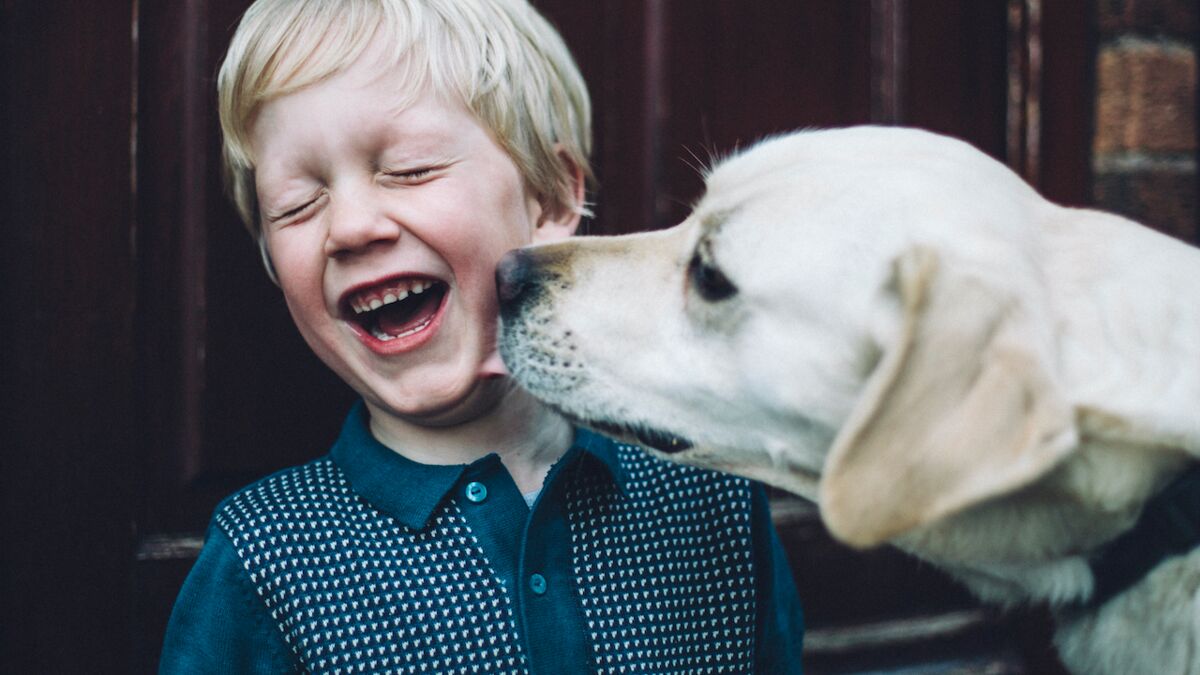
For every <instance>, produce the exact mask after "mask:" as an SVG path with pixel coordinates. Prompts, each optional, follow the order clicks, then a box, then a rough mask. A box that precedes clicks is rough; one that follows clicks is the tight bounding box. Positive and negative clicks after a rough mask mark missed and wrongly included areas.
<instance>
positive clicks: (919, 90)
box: [901, 0, 1008, 161]
mask: <svg viewBox="0 0 1200 675" xmlns="http://www.w3.org/2000/svg"><path fill="white" fill-rule="evenodd" d="M907 11H908V15H907V17H906V21H905V27H906V39H905V45H906V48H907V49H906V56H905V67H904V81H905V83H906V85H907V87H906V91H905V94H904V97H905V101H906V108H905V110H904V112H903V114H902V115H901V122H902V123H903V124H905V125H907V126H916V127H921V128H923V129H929V130H931V131H937V132H940V133H944V134H949V135H951V136H955V137H957V138H961V139H963V140H966V141H970V142H971V143H973V144H974V145H976V146H977V147H979V148H980V149H982V150H983V151H985V152H987V153H989V154H991V155H992V156H994V157H996V158H997V159H1000V160H1001V161H1003V160H1004V158H1005V152H1006V143H1005V131H1006V125H1005V110H1006V103H1007V96H1006V94H1007V47H1008V44H1007V42H1008V40H1007V35H1008V31H1007V28H1008V13H1007V2H1006V1H1005V0H983V1H978V2H961V1H960V0H914V1H911V2H909V3H908V7H907Z"/></svg>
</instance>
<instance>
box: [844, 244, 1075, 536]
mask: <svg viewBox="0 0 1200 675" xmlns="http://www.w3.org/2000/svg"><path fill="white" fill-rule="evenodd" d="M1015 273H1016V272H1014V274H1015ZM1002 286H1007V284H1003V283H998V282H997V281H995V280H993V281H989V280H987V279H985V278H984V277H982V276H981V275H973V274H971V273H970V272H969V266H967V265H965V264H959V265H958V266H957V268H956V266H955V265H954V264H953V263H951V261H948V260H945V259H940V258H939V256H938V254H937V253H936V252H934V251H933V250H932V249H929V248H923V247H918V248H914V249H912V250H910V251H908V252H906V253H905V254H903V255H901V256H900V258H899V259H897V260H896V262H895V269H894V289H892V290H894V292H895V293H897V294H898V295H899V298H900V301H901V304H902V307H903V312H904V319H903V326H902V330H901V331H900V334H899V335H898V336H897V338H896V340H895V343H894V344H891V345H888V346H885V349H884V353H883V356H882V358H881V360H880V362H879V364H878V366H877V367H876V369H875V371H874V372H873V373H872V375H871V376H870V378H869V380H868V382H867V385H866V389H865V391H864V392H863V395H862V396H861V397H860V398H859V402H858V403H857V404H856V407H855V409H854V410H853V411H852V413H851V415H850V418H849V420H848V421H847V424H846V425H845V426H844V427H843V428H842V430H841V432H840V433H839V435H838V437H837V438H836V439H835V441H834V444H833V447H832V449H831V451H830V454H829V457H828V460H827V461H826V465H825V470H824V476H823V478H822V481H821V486H820V502H821V511H822V515H823V517H824V519H825V522H826V525H827V526H828V527H829V529H830V531H831V532H832V533H833V534H834V536H836V537H837V538H839V539H841V540H843V541H845V542H846V543H849V544H851V545H854V546H859V547H867V546H873V545H875V544H879V543H882V542H884V541H886V540H888V539H890V538H892V537H894V536H896V535H899V534H902V533H904V532H907V531H909V530H911V529H913V528H915V527H918V526H921V525H924V524H927V523H931V522H933V521H935V520H938V519H940V518H943V517H946V516H948V515H951V514H953V513H956V512H958V511H961V510H962V509H964V508H966V507H968V506H971V505H972V504H976V503H978V502H980V501H983V500H985V499H988V498H990V497H993V496H996V495H999V494H1002V493H1005V492H1008V491H1011V490H1015V489H1017V488H1020V487H1022V486H1023V485H1026V484H1028V483H1029V482H1031V481H1033V480H1034V479H1035V478H1037V477H1039V476H1041V475H1043V474H1044V473H1045V472H1047V471H1049V470H1050V469H1051V468H1053V467H1054V466H1055V465H1056V464H1057V463H1058V462H1059V460H1061V459H1062V458H1063V457H1064V456H1065V455H1066V454H1067V453H1069V452H1070V451H1071V450H1072V449H1073V448H1074V447H1075V445H1076V432H1075V428H1074V421H1073V416H1072V412H1071V409H1070V407H1069V406H1068V405H1067V404H1066V403H1065V402H1064V400H1063V399H1062V397H1061V395H1060V393H1059V392H1058V391H1057V388H1056V385H1055V382H1054V378H1053V375H1052V372H1051V370H1050V365H1049V361H1050V359H1051V358H1052V357H1051V356H1050V355H1051V354H1053V337H1052V331H1053V324H1052V322H1051V321H1049V320H1048V318H1047V317H1044V316H1037V314H1038V311H1037V309H1036V307H1038V306H1040V305H1039V304H1038V303H1040V302H1041V301H1043V300H1044V298H1040V299H1033V300H1032V301H1027V300H1026V299H1023V298H1021V297H1018V296H1019V293H1016V292H1015V291H1014V290H1013V289H1012V288H1002ZM1043 313H1044V312H1043Z"/></svg>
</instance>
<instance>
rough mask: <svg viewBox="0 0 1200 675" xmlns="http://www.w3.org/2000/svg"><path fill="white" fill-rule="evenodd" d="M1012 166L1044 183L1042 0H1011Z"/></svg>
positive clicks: (1033, 180) (1028, 178)
mask: <svg viewBox="0 0 1200 675" xmlns="http://www.w3.org/2000/svg"><path fill="white" fill-rule="evenodd" d="M1007 129H1008V131H1007V146H1008V153H1007V154H1008V166H1009V168H1011V169H1012V170H1013V171H1015V172H1017V173H1018V174H1020V175H1021V177H1023V178H1024V179H1025V180H1026V181H1027V182H1028V183H1029V184H1030V185H1032V186H1033V187H1035V188H1039V187H1040V186H1041V159H1042V152H1041V138H1042V3H1041V0H1009V1H1008V113H1007Z"/></svg>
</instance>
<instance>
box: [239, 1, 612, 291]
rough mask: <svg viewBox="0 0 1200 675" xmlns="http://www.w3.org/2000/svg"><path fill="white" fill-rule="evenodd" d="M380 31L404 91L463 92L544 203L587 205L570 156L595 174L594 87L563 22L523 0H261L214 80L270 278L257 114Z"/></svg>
mask: <svg viewBox="0 0 1200 675" xmlns="http://www.w3.org/2000/svg"><path fill="white" fill-rule="evenodd" d="M376 39H382V40H384V41H385V44H387V45H389V46H390V47H391V50H392V51H391V52H390V55H391V57H392V63H391V64H390V65H391V66H393V67H395V68H397V69H399V70H398V72H401V73H403V76H404V82H405V83H406V85H410V86H406V87H405V89H406V92H407V93H408V94H409V95H411V96H414V97H415V96H416V95H417V94H418V93H419V92H420V91H422V90H423V89H424V88H425V87H432V89H433V91H435V92H437V93H440V94H450V95H454V96H456V97H457V98H458V99H460V100H461V101H462V102H463V103H464V104H465V105H466V106H467V108H468V109H469V110H470V111H471V112H472V113H473V114H474V115H475V117H476V119H477V120H478V121H479V122H480V124H482V125H483V126H484V128H486V129H488V130H489V131H490V132H491V134H492V136H493V137H494V138H495V140H496V142H497V143H499V144H500V146H501V147H502V148H503V149H504V150H505V151H506V152H507V153H508V155H509V157H511V158H512V160H513V163H514V164H515V165H516V166H517V169H518V171H520V173H521V175H522V176H523V177H524V179H525V182H526V183H527V185H528V186H529V188H530V189H531V190H532V191H533V192H534V193H535V194H537V195H538V196H539V198H540V199H541V200H542V202H543V205H544V207H545V208H546V209H547V210H548V211H549V212H551V213H559V214H560V213H563V212H564V210H566V211H568V212H569V211H578V212H582V213H586V210H585V209H584V206H583V205H581V204H578V203H577V202H576V199H575V177H574V175H573V174H572V172H571V170H570V168H569V167H570V164H568V163H566V162H564V157H565V159H566V160H568V161H569V162H570V163H573V164H574V165H575V166H577V167H580V168H581V169H582V170H583V172H584V175H585V177H586V178H587V179H589V180H590V179H591V177H592V174H591V170H590V168H589V164H588V157H589V155H590V154H591V103H590V101H589V99H588V93H587V88H586V86H585V85H584V82H583V77H582V76H581V75H580V74H579V70H578V68H577V67H576V65H575V62H574V60H573V59H572V58H571V54H570V52H569V51H568V50H567V47H566V45H565V44H564V43H563V41H562V38H561V37H560V36H559V34H558V32H557V31H555V30H554V28H553V27H552V26H551V25H550V24H549V23H548V22H547V21H546V20H545V19H544V18H542V16H541V15H539V14H538V13H537V11H536V10H534V9H533V8H532V7H531V6H530V5H529V4H528V2H527V1H526V0H257V2H255V3H254V4H253V5H251V6H250V8H249V9H247V10H246V13H245V14H244V15H243V16H242V20H241V22H240V23H239V25H238V28H237V31H236V32H235V34H234V36H233V40H232V42H231V43H230V45H229V51H228V52H227V53H226V55H225V61H224V63H222V65H221V70H220V73H219V74H218V77H217V92H218V100H219V108H220V116H221V131H222V135H223V147H222V155H223V160H224V168H225V176H226V181H227V183H228V187H229V189H230V192H231V193H232V197H233V201H234V204H235V205H236V206H237V210H238V213H239V214H240V215H241V217H242V220H243V221H244V222H245V224H246V227H247V229H248V230H249V231H250V234H251V236H253V237H254V238H255V240H256V241H257V242H258V245H259V250H260V251H261V252H262V255H263V262H264V264H265V265H266V267H267V272H268V273H269V274H270V275H271V276H272V278H274V270H273V268H272V265H271V261H270V257H269V255H268V253H267V249H266V243H265V240H264V237H263V232H262V228H261V224H260V222H259V214H258V200H257V197H256V194H255V187H254V156H253V154H252V152H251V149H250V142H249V134H250V127H251V125H253V123H254V116H255V114H256V113H257V111H258V110H259V108H260V107H261V106H262V105H263V104H264V103H266V102H268V101H270V100H272V99H275V98H278V97H280V96H284V95H286V94H288V93H291V92H294V91H297V90H299V89H303V88H304V87H307V86H310V85H313V84H316V83H317V82H320V81H322V80H324V79H325V78H328V77H331V76H333V75H336V74H337V73H339V72H341V71H342V70H344V69H345V68H347V67H349V66H350V65H351V64H353V63H354V62H355V61H356V60H357V59H358V58H359V57H360V56H362V55H363V53H364V52H365V51H366V50H367V47H368V46H369V45H370V44H372V43H373V42H374V41H375V40H376ZM401 93H405V92H401ZM560 153H562V156H560Z"/></svg>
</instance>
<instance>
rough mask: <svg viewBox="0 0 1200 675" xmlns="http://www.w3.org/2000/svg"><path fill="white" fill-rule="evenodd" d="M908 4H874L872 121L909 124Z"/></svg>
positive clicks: (901, 0)
mask: <svg viewBox="0 0 1200 675" xmlns="http://www.w3.org/2000/svg"><path fill="white" fill-rule="evenodd" d="M907 4H908V2H907V0H871V121H872V122H874V123H877V124H901V123H903V122H904V121H905V105H904V102H905V101H904V98H905V96H904V94H905V82H904V70H905V67H906V65H907V64H906V59H905V57H906V54H907V51H908V32H907V25H906V23H905V16H906V15H907Z"/></svg>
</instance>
